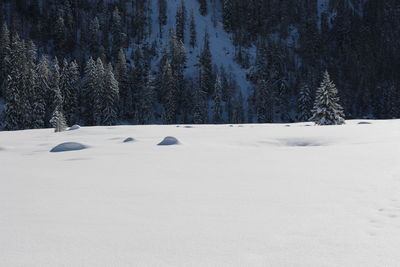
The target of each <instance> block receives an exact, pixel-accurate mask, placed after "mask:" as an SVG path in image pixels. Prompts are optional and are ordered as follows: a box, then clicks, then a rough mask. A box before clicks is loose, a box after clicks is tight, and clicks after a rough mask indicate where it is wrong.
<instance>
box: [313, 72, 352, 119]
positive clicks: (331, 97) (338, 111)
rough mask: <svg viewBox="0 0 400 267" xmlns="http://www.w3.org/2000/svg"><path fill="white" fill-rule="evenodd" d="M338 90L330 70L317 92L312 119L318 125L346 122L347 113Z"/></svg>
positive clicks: (325, 74)
mask: <svg viewBox="0 0 400 267" xmlns="http://www.w3.org/2000/svg"><path fill="white" fill-rule="evenodd" d="M337 94H338V90H337V89H336V86H335V84H334V83H333V82H332V81H331V78H330V76H329V73H328V71H326V72H325V73H324V78H323V81H322V82H321V85H320V87H319V88H318V90H317V92H316V97H315V102H314V108H313V110H312V114H313V115H312V117H311V118H310V121H314V122H315V123H316V124H317V125H340V124H344V123H345V119H344V118H345V115H344V112H343V108H342V106H340V104H339V97H338V96H337Z"/></svg>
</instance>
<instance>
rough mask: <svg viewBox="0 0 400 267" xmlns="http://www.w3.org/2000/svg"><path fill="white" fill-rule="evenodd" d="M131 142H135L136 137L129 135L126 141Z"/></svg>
mask: <svg viewBox="0 0 400 267" xmlns="http://www.w3.org/2000/svg"><path fill="white" fill-rule="evenodd" d="M131 142H135V139H134V138H132V137H128V138H126V139H125V140H124V143H131Z"/></svg>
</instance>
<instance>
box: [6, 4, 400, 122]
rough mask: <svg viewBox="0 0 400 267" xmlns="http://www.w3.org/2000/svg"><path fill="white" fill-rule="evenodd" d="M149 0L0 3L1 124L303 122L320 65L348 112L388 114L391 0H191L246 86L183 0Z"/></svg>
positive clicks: (392, 82) (394, 108)
mask: <svg viewBox="0 0 400 267" xmlns="http://www.w3.org/2000/svg"><path fill="white" fill-rule="evenodd" d="M155 1H156V7H157V10H152V9H151V8H152V7H153V6H154V5H152V0H120V1H104V0H82V1H76V0H67V1H61V0H58V1H53V0H51V1H50V0H5V1H1V2H0V21H1V23H2V28H1V31H0V86H1V90H0V98H3V99H4V101H5V103H6V105H5V112H4V113H3V116H0V120H1V121H2V124H3V126H5V128H6V129H25V128H41V127H50V126H54V125H55V124H57V123H59V124H60V122H61V125H62V122H63V120H65V122H66V124H68V125H71V124H75V123H80V124H85V125H112V124H117V123H120V122H129V123H135V124H147V123H168V124H173V123H243V122H276V121H285V122H290V121H304V120H309V119H310V118H311V116H312V113H311V110H312V109H313V103H314V100H315V95H316V94H317V93H318V90H317V89H316V88H317V87H318V85H319V82H320V81H321V80H322V79H323V78H324V77H323V75H322V74H323V73H324V72H325V71H326V70H329V73H330V74H331V77H332V79H333V80H334V81H335V82H336V84H337V85H338V88H340V91H339V96H340V99H341V100H340V104H341V106H343V108H344V111H345V112H346V116H347V117H348V118H358V117H374V118H397V117H400V93H399V89H398V88H399V82H400V78H399V76H398V75H397V73H398V72H399V69H400V65H399V64H400V63H399V62H400V58H399V57H400V54H399V53H398V51H400V50H399V49H400V44H399V42H398V39H399V37H400V12H399V10H400V6H399V4H398V3H397V1H396V0H388V1H373V0H340V1H326V2H327V6H326V7H325V8H324V9H323V12H322V13H320V12H319V10H318V9H320V7H318V3H317V0H306V1H304V0H301V1H300V0H247V1H243V0H196V1H197V2H198V7H199V10H198V11H197V10H196V13H197V12H199V13H200V14H201V15H202V16H210V17H211V19H212V21H213V22H214V27H217V25H218V23H217V22H218V21H219V22H220V23H221V25H223V28H224V30H225V31H227V32H228V33H229V34H230V35H231V37H232V42H233V43H234V44H235V46H236V54H235V59H236V60H237V62H238V63H239V64H240V65H241V66H242V67H243V69H245V70H246V71H247V73H248V79H249V80H250V81H251V83H252V85H253V87H252V88H250V91H248V88H240V86H239V85H238V84H237V82H236V80H235V77H234V75H233V74H232V73H231V72H230V70H229V69H225V68H223V67H220V66H216V65H214V62H213V54H214V53H219V51H212V49H211V44H210V42H211V40H210V38H209V35H208V33H207V31H206V32H205V34H204V36H201V38H199V37H198V35H197V31H198V26H197V24H198V22H197V21H196V19H197V18H196V16H195V15H194V13H195V12H194V10H188V8H187V4H186V1H185V0H181V1H180V2H179V4H178V8H177V10H176V14H169V13H168V5H169V2H168V1H166V0H155ZM154 12H157V13H154ZM152 14H156V16H155V17H156V20H157V21H152V20H151V15H152ZM169 16H173V18H172V19H173V20H174V21H175V24H174V25H173V26H174V27H173V29H168V27H166V25H167V23H168V20H170V19H171V18H169ZM153 17H154V16H153ZM152 23H153V24H157V25H156V28H157V36H158V38H159V39H162V38H168V40H169V41H168V44H167V45H161V42H159V40H157V39H156V40H152V39H151V38H150V36H151V34H152V31H153V30H154V27H153V26H155V25H152ZM198 39H200V40H198ZM194 48H199V50H200V54H199V56H198V62H197V64H196V66H197V72H196V74H195V75H193V74H192V75H191V76H188V75H186V74H185V73H186V69H187V56H188V53H192V49H194ZM252 51H256V53H255V54H254V53H253V52H252ZM243 93H244V94H243ZM338 99H339V98H338ZM60 118H61V119H60Z"/></svg>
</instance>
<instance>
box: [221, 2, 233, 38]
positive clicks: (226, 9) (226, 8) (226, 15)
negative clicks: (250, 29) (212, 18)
mask: <svg viewBox="0 0 400 267" xmlns="http://www.w3.org/2000/svg"><path fill="white" fill-rule="evenodd" d="M232 12H233V0H222V21H223V24H224V29H225V30H226V31H227V32H230V31H231V30H232V28H233V16H232Z"/></svg>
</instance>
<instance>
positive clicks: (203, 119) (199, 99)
mask: <svg viewBox="0 0 400 267" xmlns="http://www.w3.org/2000/svg"><path fill="white" fill-rule="evenodd" d="M194 89H195V91H194V97H193V102H194V103H193V111H192V113H193V123H195V124H205V123H207V122H208V115H207V105H206V101H205V98H206V95H207V94H206V93H205V92H203V91H201V89H200V87H199V86H194Z"/></svg>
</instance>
